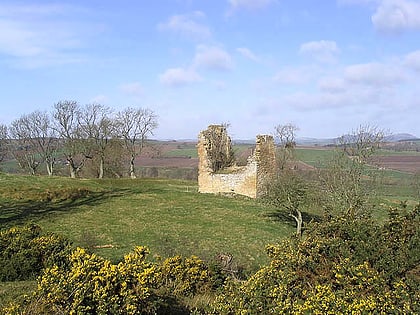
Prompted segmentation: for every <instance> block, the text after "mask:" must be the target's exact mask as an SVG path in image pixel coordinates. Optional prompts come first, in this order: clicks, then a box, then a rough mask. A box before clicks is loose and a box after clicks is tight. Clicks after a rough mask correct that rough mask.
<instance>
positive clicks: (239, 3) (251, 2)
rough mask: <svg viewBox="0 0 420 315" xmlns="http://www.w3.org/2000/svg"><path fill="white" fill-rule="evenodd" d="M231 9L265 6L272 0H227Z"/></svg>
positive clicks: (253, 8) (251, 8) (252, 8)
mask: <svg viewBox="0 0 420 315" xmlns="http://www.w3.org/2000/svg"><path fill="white" fill-rule="evenodd" d="M228 2H229V4H230V6H231V7H232V9H242V8H243V9H247V10H256V9H261V8H265V7H267V6H268V5H270V4H271V3H273V2H274V0H228Z"/></svg>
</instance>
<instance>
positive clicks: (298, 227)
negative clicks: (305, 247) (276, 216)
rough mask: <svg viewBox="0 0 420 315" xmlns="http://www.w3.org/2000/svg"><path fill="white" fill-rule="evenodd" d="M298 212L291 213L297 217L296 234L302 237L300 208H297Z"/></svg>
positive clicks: (294, 217)
mask: <svg viewBox="0 0 420 315" xmlns="http://www.w3.org/2000/svg"><path fill="white" fill-rule="evenodd" d="M296 214H297V215H294V214H292V213H291V214H290V216H291V217H293V219H295V221H296V236H297V237H301V236H302V223H303V220H302V212H300V210H296Z"/></svg>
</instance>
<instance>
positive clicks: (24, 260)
mask: <svg viewBox="0 0 420 315" xmlns="http://www.w3.org/2000/svg"><path fill="white" fill-rule="evenodd" d="M70 249H71V245H70V242H69V241H68V240H67V239H64V238H62V237H60V236H58V235H56V234H52V233H49V234H42V232H41V228H40V227H39V226H37V225H34V224H31V225H26V226H23V227H13V228H10V229H8V230H4V231H1V232H0V281H14V280H30V279H35V277H36V276H38V275H39V274H40V272H41V270H42V269H43V268H45V267H48V266H52V265H54V264H55V265H58V266H64V265H65V264H66V263H67V255H68V253H69V252H70Z"/></svg>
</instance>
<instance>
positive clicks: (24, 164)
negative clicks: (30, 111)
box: [10, 116, 41, 175]
mask: <svg viewBox="0 0 420 315" xmlns="http://www.w3.org/2000/svg"><path fill="white" fill-rule="evenodd" d="M31 132H32V131H31V129H29V128H28V125H27V119H26V117H25V116H22V117H21V118H19V119H16V120H14V121H13V122H12V124H11V126H10V137H11V141H12V142H13V144H14V148H13V149H12V155H13V157H14V158H15V159H16V161H17V162H18V164H19V166H20V168H21V169H22V170H28V171H29V173H30V174H31V175H35V173H36V170H37V168H38V166H39V164H40V162H41V161H40V156H39V154H38V152H37V149H36V147H35V145H34V143H33V139H32V138H31V137H32V134H31Z"/></svg>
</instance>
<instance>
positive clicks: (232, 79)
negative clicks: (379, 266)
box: [0, 0, 420, 139]
mask: <svg viewBox="0 0 420 315" xmlns="http://www.w3.org/2000/svg"><path fill="white" fill-rule="evenodd" d="M418 12H420V1H418V0H327V1H322V2H314V1H310V0H302V1H282V0H216V1H197V0H159V1H153V2H148V3H147V4H144V2H142V1H140V2H139V1H135V0H124V1H121V2H114V1H100V0H92V1H88V2H86V1H82V0H72V1H70V0H61V1H59V2H57V1H52V0H51V1H50V0H25V1H15V0H5V1H2V3H1V4H0V72H1V73H2V76H0V86H2V103H1V108H2V113H1V115H0V123H3V124H10V123H11V122H12V121H14V120H15V119H18V118H19V117H21V116H22V115H23V114H29V113H31V112H33V111H35V110H41V111H51V109H52V108H53V105H54V104H55V103H57V102H59V101H62V100H76V101H78V102H79V103H80V104H82V105H84V104H89V103H94V102H97V103H100V104H103V105H105V106H109V107H110V108H111V109H113V110H114V111H119V110H122V109H123V108H125V107H129V106H130V107H142V108H149V109H151V110H153V111H154V112H155V113H156V114H157V115H158V117H159V118H158V122H159V127H158V128H157V129H156V130H155V135H154V136H153V137H156V138H159V139H186V138H191V137H195V135H198V133H199V132H200V131H201V130H203V129H204V128H206V127H207V126H208V125H210V124H220V123H229V124H230V125H231V127H230V128H229V133H230V134H231V135H232V136H231V137H232V138H236V139H253V138H254V136H255V135H257V134H272V133H273V132H274V127H275V126H276V125H278V124H286V123H292V124H294V125H296V126H297V127H299V128H300V130H299V132H298V133H297V135H304V136H305V137H309V136H307V135H311V137H313V138H320V139H325V138H327V139H328V138H334V137H337V135H343V134H346V133H349V132H351V130H354V128H357V126H360V125H363V124H370V125H375V126H378V127H379V128H381V129H384V130H389V131H390V132H391V133H393V134H396V133H409V134H412V135H415V136H416V137H417V136H420V124H419V123H418V117H420V40H419V39H420V17H419V15H418Z"/></svg>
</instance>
